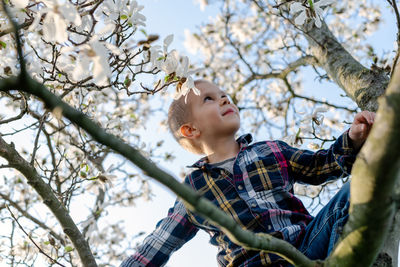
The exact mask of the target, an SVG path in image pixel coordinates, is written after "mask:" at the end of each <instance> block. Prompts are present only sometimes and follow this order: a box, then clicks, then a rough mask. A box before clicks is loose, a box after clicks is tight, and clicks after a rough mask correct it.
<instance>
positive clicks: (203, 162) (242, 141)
mask: <svg viewBox="0 0 400 267" xmlns="http://www.w3.org/2000/svg"><path fill="white" fill-rule="evenodd" d="M252 141H253V137H252V136H251V134H249V133H248V134H244V135H241V136H240V137H239V138H238V139H236V142H237V143H239V146H240V151H241V150H242V149H243V148H245V147H247V146H248V145H249V144H250V143H251V142H252ZM186 167H187V168H199V169H204V168H209V167H210V164H209V163H208V159H207V156H205V157H202V158H201V159H199V160H198V161H196V162H195V163H194V164H193V165H189V166H186Z"/></svg>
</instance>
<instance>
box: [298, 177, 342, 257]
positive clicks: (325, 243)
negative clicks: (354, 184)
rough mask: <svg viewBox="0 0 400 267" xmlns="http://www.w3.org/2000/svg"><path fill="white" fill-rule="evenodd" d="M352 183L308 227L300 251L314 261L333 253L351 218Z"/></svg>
mask: <svg viewBox="0 0 400 267" xmlns="http://www.w3.org/2000/svg"><path fill="white" fill-rule="evenodd" d="M349 200H350V183H349V182H348V183H346V184H344V185H343V186H342V188H341V189H340V190H339V192H337V193H336V195H335V196H334V197H333V198H332V199H331V200H330V201H329V203H328V204H327V205H326V206H325V207H323V208H322V209H321V211H320V212H319V213H318V214H317V216H315V218H314V219H313V220H312V221H311V222H310V223H309V224H308V225H307V227H306V232H305V235H304V236H303V240H302V241H301V243H300V245H299V246H298V249H299V250H300V251H301V252H302V253H303V254H304V255H306V256H307V257H308V258H310V259H312V260H317V259H325V258H326V257H328V256H329V254H330V253H331V252H332V250H333V248H334V246H335V244H336V242H337V241H338V239H339V236H340V234H341V232H342V230H343V227H344V225H345V223H346V222H347V219H348V217H349V215H348V211H349V206H350V201H349Z"/></svg>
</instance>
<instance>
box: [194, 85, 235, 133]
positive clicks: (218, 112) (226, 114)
mask: <svg viewBox="0 0 400 267" xmlns="http://www.w3.org/2000/svg"><path fill="white" fill-rule="evenodd" d="M196 88H198V89H199V90H200V95H199V96H198V95H195V94H194V93H193V92H190V95H189V96H188V97H189V98H188V100H189V101H188V104H189V105H190V108H191V110H192V116H191V122H192V124H193V126H194V127H195V128H196V129H198V130H199V131H200V135H201V136H202V137H207V138H213V137H223V136H229V135H234V134H235V133H236V131H237V130H238V129H239V127H240V117H239V109H238V108H237V107H236V106H235V105H234V104H233V103H231V102H230V100H229V99H228V97H227V95H226V94H225V92H223V91H221V90H220V89H219V88H218V87H217V86H216V85H215V84H212V83H210V82H206V81H202V82H200V83H197V85H196Z"/></svg>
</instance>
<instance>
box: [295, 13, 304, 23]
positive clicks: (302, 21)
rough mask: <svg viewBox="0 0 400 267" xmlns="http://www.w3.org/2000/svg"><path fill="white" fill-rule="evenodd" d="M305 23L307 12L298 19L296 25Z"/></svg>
mask: <svg viewBox="0 0 400 267" xmlns="http://www.w3.org/2000/svg"><path fill="white" fill-rule="evenodd" d="M305 21H306V12H305V11H303V12H301V13H300V14H299V15H298V16H297V17H296V19H295V20H294V23H296V24H297V25H303V24H304V22H305Z"/></svg>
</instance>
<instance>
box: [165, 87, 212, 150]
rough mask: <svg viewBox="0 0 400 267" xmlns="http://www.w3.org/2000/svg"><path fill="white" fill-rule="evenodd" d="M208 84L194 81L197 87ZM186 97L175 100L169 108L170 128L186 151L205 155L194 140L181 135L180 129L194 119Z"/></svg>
mask: <svg viewBox="0 0 400 267" xmlns="http://www.w3.org/2000/svg"><path fill="white" fill-rule="evenodd" d="M202 82H208V81H206V80H196V81H194V84H195V86H196V85H198V84H200V83H202ZM185 98H186V96H181V97H179V98H178V99H174V100H173V101H172V103H171V105H170V106H169V110H168V127H169V130H170V131H171V133H172V135H173V137H174V138H175V140H176V141H177V142H178V143H179V144H180V145H181V146H182V147H183V148H184V149H186V150H188V151H190V152H192V153H195V154H203V153H204V152H203V151H202V149H201V148H200V147H199V146H198V145H196V144H195V143H194V142H193V141H192V140H190V139H188V138H186V137H184V136H183V135H182V134H181V131H180V128H181V126H182V125H184V124H185V123H189V122H190V120H191V119H192V109H191V106H190V103H189V102H186V101H185Z"/></svg>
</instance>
